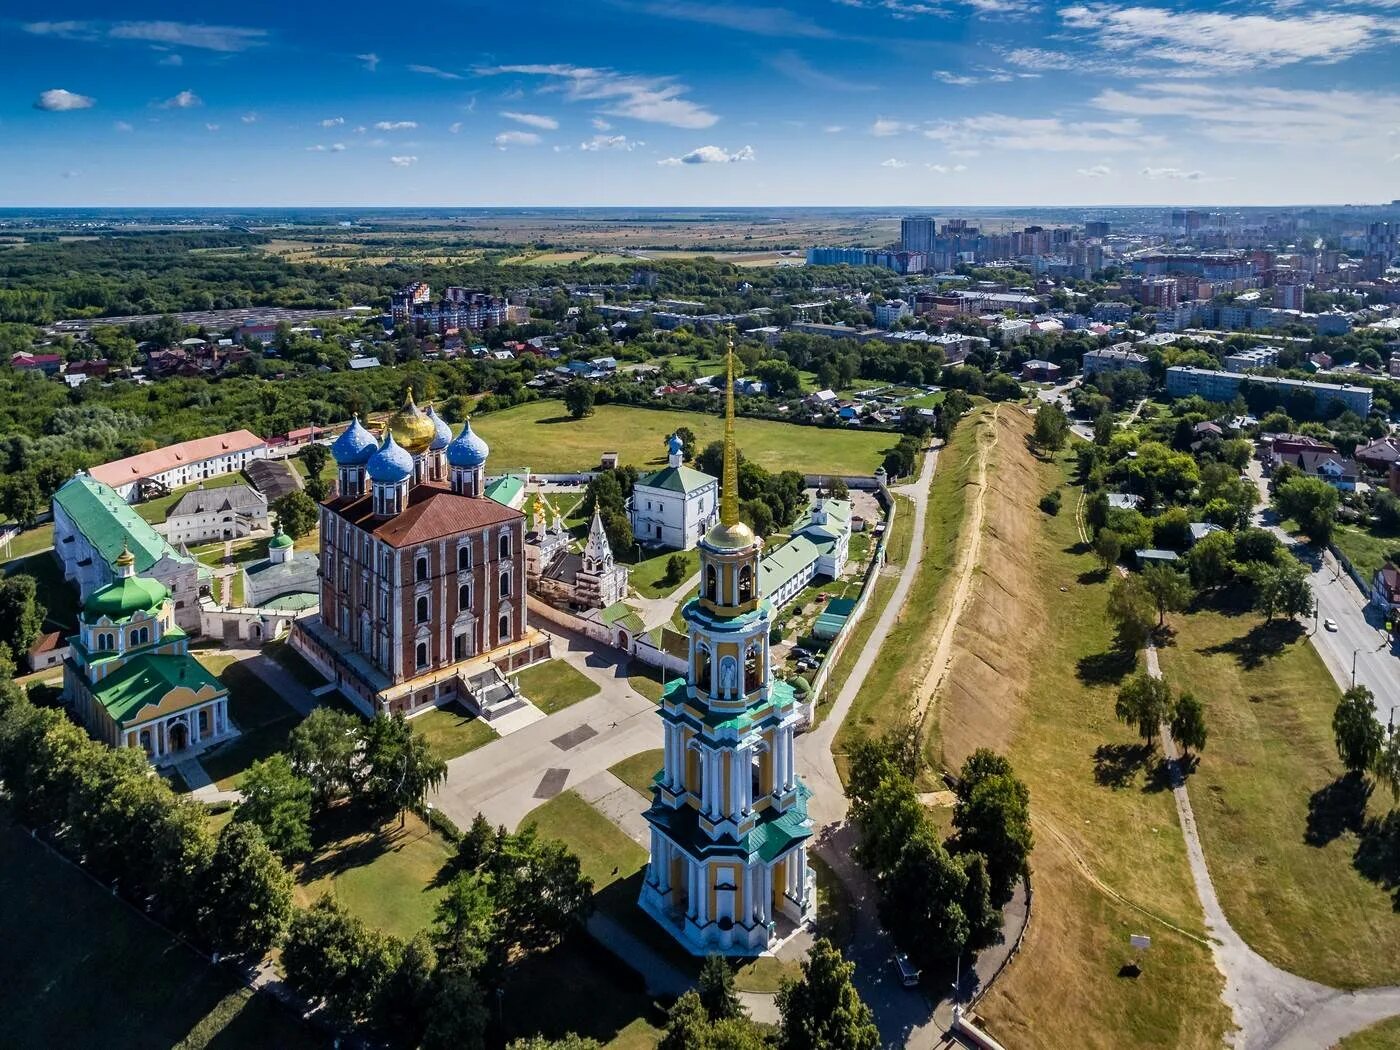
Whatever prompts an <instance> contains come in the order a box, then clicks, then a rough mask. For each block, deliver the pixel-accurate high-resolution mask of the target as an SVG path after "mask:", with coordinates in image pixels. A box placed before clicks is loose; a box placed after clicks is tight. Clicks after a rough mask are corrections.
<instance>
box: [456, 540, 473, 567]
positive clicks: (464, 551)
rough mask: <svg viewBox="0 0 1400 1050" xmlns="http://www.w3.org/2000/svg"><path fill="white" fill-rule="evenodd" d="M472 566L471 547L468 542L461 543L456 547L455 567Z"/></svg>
mask: <svg viewBox="0 0 1400 1050" xmlns="http://www.w3.org/2000/svg"><path fill="white" fill-rule="evenodd" d="M471 567H472V549H471V546H470V545H469V544H465V543H464V544H462V546H460V547H458V548H457V568H459V569H470V568H471Z"/></svg>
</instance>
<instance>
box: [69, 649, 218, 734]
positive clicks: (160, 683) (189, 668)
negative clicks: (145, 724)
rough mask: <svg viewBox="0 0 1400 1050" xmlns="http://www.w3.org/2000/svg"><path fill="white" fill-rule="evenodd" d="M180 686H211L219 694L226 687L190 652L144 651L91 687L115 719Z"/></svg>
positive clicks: (127, 718)
mask: <svg viewBox="0 0 1400 1050" xmlns="http://www.w3.org/2000/svg"><path fill="white" fill-rule="evenodd" d="M181 686H185V687H187V688H189V689H192V690H194V691H195V692H199V691H200V690H201V689H203V688H204V687H205V686H211V687H213V688H214V689H215V690H217V692H218V693H219V695H221V696H222V695H225V694H226V693H227V692H228V690H227V689H225V688H224V685H223V683H222V682H220V681H219V680H218V679H217V678H215V677H214V676H213V675H212V674H210V673H209V671H208V670H207V669H206V668H205V667H204V665H203V664H201V663H200V662H199V661H198V660H196V659H195V658H194V657H193V656H190V655H188V654H183V655H179V656H161V655H159V654H156V653H144V654H142V655H140V656H134V657H132V658H131V659H130V660H128V661H127V662H126V664H125V666H123V667H122V668H121V669H120V670H118V671H113V672H112V673H111V674H109V675H108V676H107V677H106V678H104V679H102V681H100V682H98V683H97V684H96V685H94V686H93V687H92V692H93V695H94V696H95V697H97V701H98V703H100V704H101V705H102V706H103V707H105V708H106V709H107V713H108V714H109V715H111V716H112V720H113V721H115V722H118V723H124V722H130V721H132V720H133V719H135V718H137V717H138V716H139V715H140V714H141V711H142V709H143V708H146V707H153V706H155V705H157V704H159V703H160V702H161V701H162V700H164V699H165V697H166V695H167V694H168V693H169V692H170V691H171V690H172V689H177V688H179V687H181Z"/></svg>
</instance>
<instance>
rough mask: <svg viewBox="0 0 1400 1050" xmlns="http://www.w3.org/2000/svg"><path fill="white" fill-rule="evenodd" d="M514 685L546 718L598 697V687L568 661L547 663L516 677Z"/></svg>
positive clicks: (522, 672)
mask: <svg viewBox="0 0 1400 1050" xmlns="http://www.w3.org/2000/svg"><path fill="white" fill-rule="evenodd" d="M515 681H516V684H517V685H519V686H520V691H521V693H523V694H524V695H525V697H526V699H528V700H529V701H530V702H531V703H533V704H534V705H535V706H536V707H538V708H539V709H540V710H541V711H543V712H544V713H545V714H547V715H552V714H554V712H555V711H562V710H564V708H566V707H571V706H572V705H574V704H576V703H578V702H579V701H580V700H587V699H588V698H589V697H590V696H596V695H597V693H598V689H599V686H598V683H597V682H595V681H593V679H591V678H589V677H588V676H587V675H586V674H584V673H583V672H582V671H580V670H579V669H578V668H576V667H574V666H573V665H571V664H570V663H569V662H568V661H567V660H546V661H545V662H544V663H542V664H536V665H535V666H534V667H527V668H525V670H523V671H521V672H520V674H518V675H516V678H515Z"/></svg>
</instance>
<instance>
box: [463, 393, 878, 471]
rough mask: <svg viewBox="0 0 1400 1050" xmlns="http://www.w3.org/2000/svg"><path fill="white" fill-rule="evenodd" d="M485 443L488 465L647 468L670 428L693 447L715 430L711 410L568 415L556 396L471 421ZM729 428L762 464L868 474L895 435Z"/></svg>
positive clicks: (768, 426)
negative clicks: (605, 462)
mask: <svg viewBox="0 0 1400 1050" xmlns="http://www.w3.org/2000/svg"><path fill="white" fill-rule="evenodd" d="M472 426H473V427H474V428H475V429H477V430H478V431H480V433H481V436H482V437H483V438H485V439H486V441H487V442H488V443H489V444H490V446H491V461H492V463H494V464H495V469H505V468H513V469H521V468H525V467H529V468H530V469H531V470H533V471H536V472H539V473H555V472H563V471H572V470H592V469H594V468H596V467H597V466H598V462H599V460H600V458H601V456H602V454H603V453H604V452H617V453H619V454H620V456H621V460H622V462H623V463H630V464H632V465H634V466H636V467H637V468H638V469H639V470H640V469H644V468H645V469H648V470H654V469H656V468H657V467H660V466H664V465H665V462H666V451H665V440H666V437H667V436H668V435H670V434H672V433H674V432H675V431H676V428H678V427H683V426H684V427H689V428H690V429H691V430H693V431H694V432H695V436H696V438H697V440H698V443H699V447H701V448H703V447H704V446H705V445H706V444H708V443H709V442H711V441H717V440H719V439H720V438H721V437H723V430H724V421H723V420H722V419H721V418H720V417H719V415H717V414H716V415H702V414H700V413H695V412H669V411H662V410H659V409H649V408H633V407H630V406H627V405H599V406H598V407H597V409H595V410H594V413H593V414H592V415H591V416H588V417H586V418H584V419H578V420H575V419H570V418H569V416H568V412H567V410H566V409H565V408H564V405H563V403H562V402H560V401H532V402H529V403H527V404H523V405H516V406H515V407H514V408H508V409H505V410H504V411H501V412H492V413H490V414H488V415H484V416H480V417H478V418H477V419H474V420H472ZM735 428H736V434H737V437H738V442H739V446H740V448H742V449H743V451H744V455H746V456H748V457H749V458H750V459H752V460H754V461H755V462H757V463H759V464H761V465H763V466H765V467H767V468H768V469H769V470H801V471H805V472H808V473H832V474H869V473H871V472H872V471H874V469H875V468H876V467H877V466H879V465H880V461H881V460H882V459H883V458H884V454H885V450H886V449H889V448H892V447H894V445H895V444H896V442H897V441H898V437H899V436H898V435H897V434H885V433H878V432H862V431H858V430H834V429H833V430H825V429H821V428H818V427H804V426H797V425H795V424H792V423H777V422H772V421H769V420H760V419H740V420H738V421H737V422H736V423H735Z"/></svg>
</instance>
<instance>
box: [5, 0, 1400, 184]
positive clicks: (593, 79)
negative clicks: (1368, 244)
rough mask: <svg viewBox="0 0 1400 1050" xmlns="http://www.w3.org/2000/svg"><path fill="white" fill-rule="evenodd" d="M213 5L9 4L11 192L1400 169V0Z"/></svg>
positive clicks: (1283, 177)
mask: <svg viewBox="0 0 1400 1050" xmlns="http://www.w3.org/2000/svg"><path fill="white" fill-rule="evenodd" d="M200 15H201V21H199V22H193V21H188V20H186V19H187V16H185V15H184V14H183V12H182V11H181V10H179V9H176V8H174V7H173V6H172V5H168V4H160V3H157V4H153V5H151V6H150V7H148V8H145V9H142V10H141V11H139V12H138V11H132V12H122V14H121V16H120V17H113V15H112V13H111V11H110V9H106V10H104V9H102V8H99V7H98V6H97V5H95V4H91V3H73V4H70V5H67V6H65V7H63V8H57V9H53V8H49V7H45V8H43V9H40V8H39V7H38V6H37V5H35V4H32V3H24V4H20V5H17V7H16V9H15V10H13V11H12V12H11V13H10V15H9V16H8V17H7V19H6V20H4V21H3V22H0V35H3V37H4V39H5V40H6V42H7V44H8V46H9V50H10V53H11V54H12V56H13V59H12V62H11V65H10V66H9V68H8V69H7V72H6V75H5V83H6V90H5V92H4V101H3V104H0V148H3V149H4V151H5V153H6V156H7V160H9V163H8V164H7V165H6V167H5V169H4V170H3V172H0V206H19V207H32V206H45V205H52V206H65V205H66V206H118V205H136V206H197V205H212V206H238V205H245V206H259V205H265V206H278V205H289V206H296V205H305V206H312V205H329V206H357V205H358V206H428V205H444V206H502V207H509V206H529V205H560V206H588V205H594V206H610V205H615V206H625V205H639V204H643V203H648V204H657V205H666V206H726V205H728V206H743V205H749V206H758V207H762V206H782V205H790V206H795V205H805V206H823V205H828V206H859V205H867V206H876V207H882V206H883V207H930V206H938V205H969V206H997V205H1030V206H1052V205H1060V206H1080V205H1083V206H1088V205H1104V206H1111V205H1126V206H1132V205H1172V204H1181V205H1197V206H1209V205H1212V204H1214V205H1220V206H1229V205H1265V206H1268V205H1283V204H1308V203H1347V202H1356V203H1376V202H1381V201H1389V200H1391V199H1394V198H1395V197H1397V196H1400V192H1397V190H1396V185H1397V179H1396V176H1397V175H1400V83H1398V82H1400V70H1397V69H1396V68H1393V66H1394V64H1393V63H1388V62H1387V60H1386V59H1385V55H1386V54H1387V53H1392V54H1393V50H1394V46H1395V44H1396V43H1397V41H1400V11H1397V9H1396V8H1395V7H1394V5H1393V4H1388V3H1385V2H1381V3H1363V2H1361V0H1354V2H1335V3H1331V4H1329V5H1327V6H1325V7H1319V8H1309V9H1308V10H1307V11H1306V12H1304V11H1303V10H1302V9H1300V8H1297V7H1294V6H1290V5H1286V4H1282V3H1273V4H1265V3H1249V4H1244V5H1231V6H1229V7H1226V6H1225V5H1220V4H1206V5H1202V4H1193V5H1180V6H1177V7H1172V8H1168V7H1164V6H1150V5H1148V4H1136V5H1135V4H1131V3H1093V4H1070V5H1040V4H1036V3H1032V2H1030V0H968V2H964V0H949V2H946V3H937V4H935V3H926V2H914V0H813V2H809V3H803V4H796V3H793V4H789V5H786V6H779V5H776V4H775V5H772V6H740V5H738V4H727V3H671V4H660V3H652V2H647V0H593V2H586V3H583V4H578V5H572V6H570V7H569V8H567V9H557V8H554V7H552V6H548V7H547V6H545V5H539V4H532V5H527V6H526V7H525V9H523V10H522V9H521V8H520V7H519V6H515V7H507V6H506V5H503V4H500V3H497V2H494V0H491V2H483V3H476V4H470V5H460V6H453V7H450V8H449V7H442V8H440V9H436V10H430V11H427V12H426V13H425V14H424V15H423V17H421V18H418V19H402V20H399V21H393V20H392V19H391V18H389V17H386V12H385V11H384V10H383V9H382V8H371V7H370V6H368V5H360V4H352V5H350V6H349V7H345V6H342V7H339V8H337V9H336V11H335V18H334V19H330V18H327V17H326V12H325V10H324V9H322V8H308V9H299V8H284V7H274V6H273V5H270V4H264V3H254V4H244V5H239V6H236V7H235V6H234V5H231V4H224V3H216V4H206V5H201V10H200ZM445 22H450V23H451V24H452V26H453V29H452V32H450V33H445V32H444V31H443V26H444V23H445ZM443 41H451V43H443ZM457 41H466V42H467V44H466V46H462V45H460V44H457V43H456V42H457Z"/></svg>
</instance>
